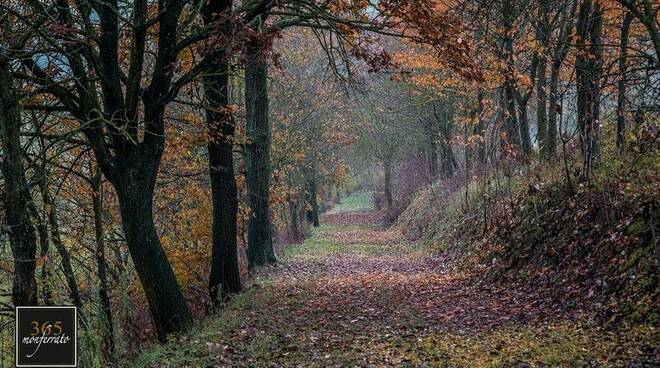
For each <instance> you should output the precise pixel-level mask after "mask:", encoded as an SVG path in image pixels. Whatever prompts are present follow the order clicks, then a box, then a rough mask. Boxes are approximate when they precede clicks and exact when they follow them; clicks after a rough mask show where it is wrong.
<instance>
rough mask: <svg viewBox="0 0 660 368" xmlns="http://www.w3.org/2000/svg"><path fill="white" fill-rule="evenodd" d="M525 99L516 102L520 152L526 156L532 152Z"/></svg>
mask: <svg viewBox="0 0 660 368" xmlns="http://www.w3.org/2000/svg"><path fill="white" fill-rule="evenodd" d="M528 101H529V100H528V99H527V98H525V99H524V101H519V102H518V117H519V119H518V120H519V121H520V124H519V127H520V141H521V146H522V150H523V152H524V153H525V154H526V155H529V154H530V153H531V152H532V140H531V138H530V136H529V118H528V116H527V102H528Z"/></svg>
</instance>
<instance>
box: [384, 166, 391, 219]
mask: <svg viewBox="0 0 660 368" xmlns="http://www.w3.org/2000/svg"><path fill="white" fill-rule="evenodd" d="M384 169H385V202H386V203H387V207H388V208H389V207H392V163H391V162H390V161H386V162H385V163H384Z"/></svg>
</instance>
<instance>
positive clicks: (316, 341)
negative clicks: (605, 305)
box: [138, 193, 653, 367]
mask: <svg viewBox="0 0 660 368" xmlns="http://www.w3.org/2000/svg"><path fill="white" fill-rule="evenodd" d="M368 199H369V197H368V196H367V195H366V194H364V193H362V194H356V195H354V196H352V197H349V198H347V199H346V200H345V202H344V205H342V206H339V207H338V208H336V209H335V210H334V211H332V212H330V213H328V214H326V215H324V216H323V218H322V226H321V227H320V228H318V229H316V230H315V231H314V232H313V234H312V236H311V237H310V238H309V239H307V240H306V241H305V243H304V244H302V245H291V246H288V247H286V248H285V249H284V250H283V252H282V254H281V255H280V259H281V261H282V262H281V264H279V265H277V266H273V267H270V268H268V269H264V270H262V272H260V273H259V276H258V277H257V278H256V280H255V286H253V287H252V288H251V289H250V290H249V291H248V292H246V293H244V294H242V295H240V296H238V297H236V298H235V299H234V301H233V302H232V304H231V305H230V306H229V307H228V308H227V309H226V310H224V311H223V312H221V316H220V317H218V316H215V317H214V318H209V319H208V321H206V322H205V323H203V325H202V326H203V327H201V328H200V330H199V331H196V332H195V333H193V334H192V335H191V336H189V337H186V338H182V339H181V340H180V341H178V342H177V343H176V344H173V345H170V346H165V347H162V348H159V349H156V350H153V351H151V352H149V353H148V354H145V355H143V356H142V357H141V360H140V362H139V364H138V365H144V366H158V367H161V366H172V367H179V366H191V367H204V366H209V367H210V366H249V367H252V366H259V367H261V366H263V367H270V366H272V367H279V366H290V367H314V366H316V367H329V366H361V367H371V366H376V367H380V366H397V367H398V366H448V367H449V366H452V367H453V366H465V367H472V366H519V367H525V366H538V365H549V366H553V365H561V366H601V365H602V364H607V362H608V361H603V360H602V359H610V358H609V357H608V352H610V351H611V350H612V349H615V348H616V345H617V344H619V343H620V341H618V340H619V339H618V338H617V337H612V338H611V339H608V338H607V337H606V336H605V337H597V336H598V334H599V333H598V331H596V330H593V331H592V329H590V328H586V327H582V326H581V325H580V324H577V323H576V322H575V321H568V320H567V319H565V318H564V317H563V314H562V312H561V307H560V306H558V305H556V304H553V302H552V301H551V300H549V299H547V300H546V299H544V297H543V295H539V294H538V293H535V292H533V291H531V290H523V289H519V288H517V287H516V286H515V285H508V286H507V287H502V286H499V287H496V286H492V285H490V284H489V283H487V282H482V281H479V280H480V279H481V278H479V277H475V276H474V275H472V276H468V275H462V274H460V273H457V272H455V271H448V270H447V267H446V264H447V262H446V260H444V259H443V258H442V257H439V256H437V255H435V254H434V253H433V252H431V251H430V250H428V249H423V248H419V247H416V246H414V245H411V244H406V243H405V242H403V241H402V240H401V236H400V234H399V233H398V232H397V230H394V229H382V228H381V226H380V216H379V215H378V214H377V213H375V212H373V211H372V210H370V209H369V200H368ZM647 333H653V331H650V332H648V331H647V332H642V334H647ZM596 338H597V341H594V339H596ZM621 349H625V345H624V347H622V348H621ZM604 356H605V358H603V357H604ZM613 364H614V363H613Z"/></svg>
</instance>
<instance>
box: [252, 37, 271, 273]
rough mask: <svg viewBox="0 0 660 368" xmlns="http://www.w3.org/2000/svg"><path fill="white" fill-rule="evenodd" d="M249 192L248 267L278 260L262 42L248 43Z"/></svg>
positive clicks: (265, 63) (266, 83) (266, 85)
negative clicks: (274, 237) (272, 208)
mask: <svg viewBox="0 0 660 368" xmlns="http://www.w3.org/2000/svg"><path fill="white" fill-rule="evenodd" d="M245 111H246V133H247V137H248V139H249V143H248V144H247V145H246V147H245V148H246V149H245V167H246V184H247V192H248V198H249V203H250V209H251V210H252V213H251V217H250V219H249V220H248V239H247V240H248V244H247V258H248V264H249V267H250V268H252V267H255V266H260V265H263V264H266V263H271V262H275V261H276V259H275V253H274V251H273V240H272V232H271V223H270V195H269V190H270V121H269V117H268V63H267V60H266V59H265V56H264V55H262V50H261V45H260V43H259V42H258V41H253V43H252V44H251V45H250V46H249V50H248V55H247V64H246V66H245Z"/></svg>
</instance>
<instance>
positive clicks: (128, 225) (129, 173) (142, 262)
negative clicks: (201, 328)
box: [115, 163, 192, 342]
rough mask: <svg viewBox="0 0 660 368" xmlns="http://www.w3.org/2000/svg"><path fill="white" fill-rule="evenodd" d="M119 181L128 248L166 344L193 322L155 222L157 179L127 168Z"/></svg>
mask: <svg viewBox="0 0 660 368" xmlns="http://www.w3.org/2000/svg"><path fill="white" fill-rule="evenodd" d="M136 164H137V165H139V163H136ZM143 171H144V170H140V171H139V172H140V173H142V172H143ZM116 179H117V183H116V184H115V190H116V191H117V197H118V199H119V210H120V215H121V219H122V224H123V226H124V234H125V235H126V244H127V245H128V250H129V252H130V254H131V258H132V259H133V264H134V265H135V269H136V271H137V274H138V276H139V278H140V282H141V283H142V287H143V288H144V292H145V294H146V296H147V301H148V302H149V309H150V310H151V315H152V318H153V320H154V326H155V327H156V334H157V335H158V340H160V341H161V342H165V341H166V340H167V335H169V334H172V333H177V332H181V331H184V330H187V329H188V328H189V327H190V326H191V325H192V319H191V317H190V313H189V312H188V307H187V306H186V301H185V299H184V297H183V294H181V289H180V288H179V284H178V283H177V281H176V277H175V275H174V272H173V271H172V267H171V266H170V263H169V261H168V260H167V256H166V255H165V251H164V250H163V247H162V246H161V243H160V239H159V238H158V234H157V233H156V227H155V225H154V219H153V188H154V184H155V174H154V178H151V177H149V178H144V177H140V176H138V175H136V174H135V173H134V172H133V170H132V169H131V168H126V169H125V171H124V173H122V174H121V177H119V178H116Z"/></svg>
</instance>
